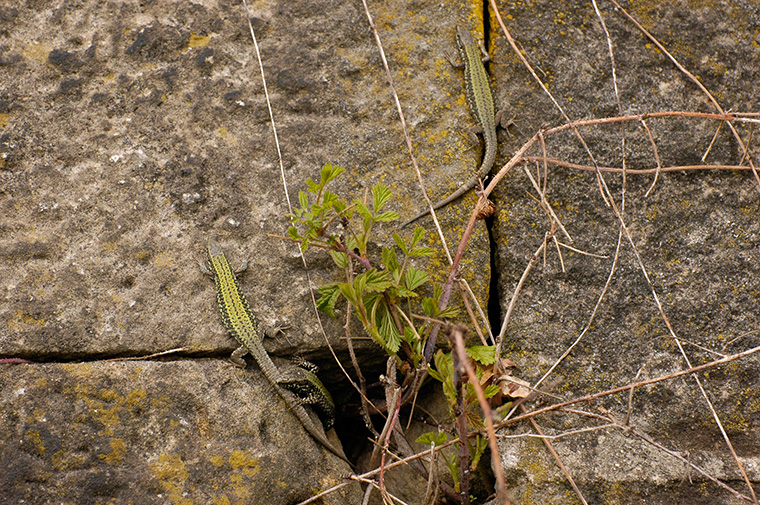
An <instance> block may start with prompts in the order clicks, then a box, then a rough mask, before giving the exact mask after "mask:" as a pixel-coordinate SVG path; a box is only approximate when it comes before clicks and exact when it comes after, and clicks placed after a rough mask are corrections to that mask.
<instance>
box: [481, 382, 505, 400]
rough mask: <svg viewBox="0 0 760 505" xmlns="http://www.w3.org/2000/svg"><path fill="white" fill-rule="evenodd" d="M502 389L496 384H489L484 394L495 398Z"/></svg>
mask: <svg viewBox="0 0 760 505" xmlns="http://www.w3.org/2000/svg"><path fill="white" fill-rule="evenodd" d="M500 390H501V388H500V387H499V386H497V385H496V384H489V385H488V386H486V387H485V389H483V394H485V396H486V398H493V397H494V395H495V394H496V393H498V392H499V391H500Z"/></svg>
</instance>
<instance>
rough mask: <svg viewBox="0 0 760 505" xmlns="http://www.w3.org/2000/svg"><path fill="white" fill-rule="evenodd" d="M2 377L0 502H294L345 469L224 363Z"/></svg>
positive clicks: (28, 369)
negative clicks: (257, 500)
mask: <svg viewBox="0 0 760 505" xmlns="http://www.w3.org/2000/svg"><path fill="white" fill-rule="evenodd" d="M0 376H1V377H0V380H1V381H2V384H3V387H2V389H0V401H1V402H2V405H3V409H2V411H0V447H2V449H3V450H2V451H0V468H2V469H3V471H2V472H0V495H2V499H1V500H0V501H2V502H3V503H35V504H46V503H50V504H53V503H106V502H108V503H243V502H251V501H252V500H255V499H258V498H257V497H263V496H266V497H267V498H268V503H296V502H298V501H301V500H304V499H306V498H308V497H310V496H312V495H314V494H315V493H316V492H319V491H322V490H325V489H327V488H329V487H331V486H333V485H336V484H338V483H340V482H341V477H342V476H343V475H345V474H346V473H347V472H348V467H347V465H346V464H345V463H343V462H341V461H340V460H338V459H337V458H335V457H334V456H332V455H331V454H330V453H329V452H327V450H326V449H323V448H321V446H319V445H318V444H317V443H316V442H315V441H314V440H313V439H312V438H311V437H310V436H309V434H308V433H306V432H305V431H304V430H303V429H302V428H301V426H300V424H299V421H298V419H297V418H296V417H295V416H292V415H289V411H288V407H287V405H285V403H284V402H282V401H281V400H280V398H279V396H278V395H277V394H275V392H274V391H272V389H271V388H270V387H268V386H262V384H266V382H265V381H264V379H263V378H262V376H261V375H260V374H259V373H258V372H252V371H251V370H240V369H238V368H236V367H235V366H233V365H231V364H229V363H224V362H221V361H218V360H194V361H175V362H166V363H156V362H102V361H101V362H95V363H70V364H31V365H24V364H21V365H9V366H4V367H2V368H0ZM315 468H316V469H319V471H318V472H316V471H314V469H315ZM356 491H357V490H356V488H346V489H343V490H342V491H340V492H338V493H334V494H331V495H330V496H329V497H328V498H326V499H325V501H324V502H323V503H336V504H337V503H346V502H355V500H356V496H357V495H355V494H354V493H355V492H356Z"/></svg>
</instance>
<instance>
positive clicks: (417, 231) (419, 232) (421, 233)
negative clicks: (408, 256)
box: [409, 226, 425, 248]
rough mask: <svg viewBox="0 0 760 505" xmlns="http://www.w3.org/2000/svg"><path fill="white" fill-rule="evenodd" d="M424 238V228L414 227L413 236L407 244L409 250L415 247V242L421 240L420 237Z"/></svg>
mask: <svg viewBox="0 0 760 505" xmlns="http://www.w3.org/2000/svg"><path fill="white" fill-rule="evenodd" d="M424 236H425V228H423V227H422V226H415V227H414V235H412V241H411V242H410V243H409V248H412V247H414V246H415V245H417V242H419V241H420V240H422V237H424Z"/></svg>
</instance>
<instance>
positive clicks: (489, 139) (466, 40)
mask: <svg viewBox="0 0 760 505" xmlns="http://www.w3.org/2000/svg"><path fill="white" fill-rule="evenodd" d="M457 47H458V49H459V56H460V58H461V59H462V61H463V63H464V85H465V95H466V96H467V105H468V106H469V107H470V112H471V113H472V115H473V116H474V117H475V119H476V121H477V123H478V130H482V133H483V140H484V142H485V151H484V153H483V163H482V164H481V165H480V168H479V169H478V173H477V174H475V175H473V176H472V178H470V179H469V180H468V181H467V182H466V183H464V184H463V185H462V186H461V187H460V188H459V189H457V190H456V191H454V193H452V194H451V195H450V196H449V197H448V198H446V199H445V200H442V201H440V202H438V203H436V204H435V205H433V209H436V210H437V209H439V208H441V207H443V206H444V205H448V204H449V203H451V202H453V201H454V200H456V199H457V198H459V197H460V196H462V195H464V194H465V193H466V192H468V191H469V190H471V189H472V188H474V187H475V185H476V184H477V183H478V180H480V179H483V178H484V177H485V176H486V175H488V172H490V171H491V167H492V166H493V163H494V161H495V160H496V147H497V140H496V125H497V124H498V123H500V122H501V112H498V113H497V112H496V106H495V105H494V100H493V89H492V88H491V81H490V80H489V78H488V74H487V73H486V69H485V67H484V66H483V62H485V61H488V60H489V59H490V58H489V56H488V53H486V52H485V50H483V49H481V47H480V46H479V45H478V43H476V42H475V41H474V40H473V38H472V35H470V32H468V31H467V30H463V29H462V28H461V27H459V26H457ZM481 53H482V54H484V55H485V57H484V58H483V59H481ZM452 65H453V63H452ZM454 66H460V67H461V66H462V65H461V64H459V65H454ZM429 213H430V209H429V208H428V209H427V210H425V211H423V212H420V213H419V214H417V215H416V216H414V217H413V218H412V219H410V220H408V221H407V222H405V223H404V224H403V225H401V226H402V227H404V226H406V225H408V224H409V223H411V222H413V221H416V220H417V219H419V218H421V217H423V216H425V215H426V214H429Z"/></svg>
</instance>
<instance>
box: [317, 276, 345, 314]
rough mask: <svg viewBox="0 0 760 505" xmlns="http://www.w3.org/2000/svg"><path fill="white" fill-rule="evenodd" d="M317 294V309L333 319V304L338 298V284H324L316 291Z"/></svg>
mask: <svg viewBox="0 0 760 505" xmlns="http://www.w3.org/2000/svg"><path fill="white" fill-rule="evenodd" d="M317 292H318V293H319V295H320V296H319V299H318V300H317V307H318V308H319V310H321V311H323V312H324V313H326V314H327V315H328V316H330V317H335V310H334V309H335V304H336V303H337V301H338V297H339V296H340V294H341V293H340V289H338V283H337V282H332V283H330V284H325V285H324V286H322V287H321V288H319V289H318V290H317Z"/></svg>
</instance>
